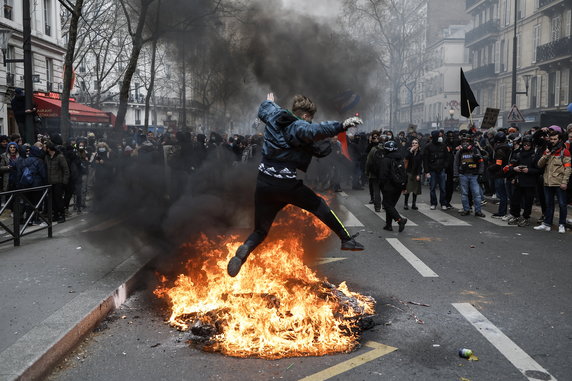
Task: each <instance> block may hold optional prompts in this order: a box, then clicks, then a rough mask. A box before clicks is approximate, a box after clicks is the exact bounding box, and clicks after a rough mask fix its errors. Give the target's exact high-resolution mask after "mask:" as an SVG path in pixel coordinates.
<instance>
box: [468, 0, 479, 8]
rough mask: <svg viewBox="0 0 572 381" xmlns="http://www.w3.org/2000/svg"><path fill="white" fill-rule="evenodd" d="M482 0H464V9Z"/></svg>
mask: <svg viewBox="0 0 572 381" xmlns="http://www.w3.org/2000/svg"><path fill="white" fill-rule="evenodd" d="M482 1H483V0H466V3H465V9H469V8H471V7H472V6H473V5H475V4H477V3H480V2H482Z"/></svg>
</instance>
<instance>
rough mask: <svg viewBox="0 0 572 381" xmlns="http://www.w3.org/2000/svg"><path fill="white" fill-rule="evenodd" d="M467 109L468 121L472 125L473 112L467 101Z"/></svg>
mask: <svg viewBox="0 0 572 381" xmlns="http://www.w3.org/2000/svg"><path fill="white" fill-rule="evenodd" d="M467 107H468V108H469V121H470V122H471V124H473V111H472V110H471V103H470V102H469V100H468V99H467Z"/></svg>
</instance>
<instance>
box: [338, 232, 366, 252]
mask: <svg viewBox="0 0 572 381" xmlns="http://www.w3.org/2000/svg"><path fill="white" fill-rule="evenodd" d="M357 236H358V235H357V234H354V235H352V236H351V237H350V239H347V240H345V241H342V250H350V251H361V250H364V249H365V247H364V246H363V245H362V244H361V243H359V242H358V241H356V240H355V237H357Z"/></svg>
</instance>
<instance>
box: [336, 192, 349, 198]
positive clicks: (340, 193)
mask: <svg viewBox="0 0 572 381" xmlns="http://www.w3.org/2000/svg"><path fill="white" fill-rule="evenodd" d="M338 194H339V195H340V196H342V197H348V194H347V193H346V192H344V191H342V192H338Z"/></svg>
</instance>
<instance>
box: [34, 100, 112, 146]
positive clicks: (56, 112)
mask: <svg viewBox="0 0 572 381" xmlns="http://www.w3.org/2000/svg"><path fill="white" fill-rule="evenodd" d="M34 104H35V106H36V109H37V114H38V116H39V119H40V120H38V121H37V123H38V125H37V128H38V130H39V131H40V132H47V133H50V134H54V133H59V132H60V115H61V110H62V101H61V94H60V93H54V92H50V93H43V92H35V93H34ZM69 113H70V119H71V128H72V132H71V135H72V136H84V135H85V134H86V133H87V132H88V131H93V132H95V133H96V134H98V135H103V134H105V133H107V132H110V131H112V128H113V124H112V123H113V120H114V118H115V116H114V115H113V114H112V113H110V112H105V111H101V110H98V109H95V108H93V107H89V106H86V105H84V104H81V103H77V102H76V101H75V99H73V98H70V102H69Z"/></svg>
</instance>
